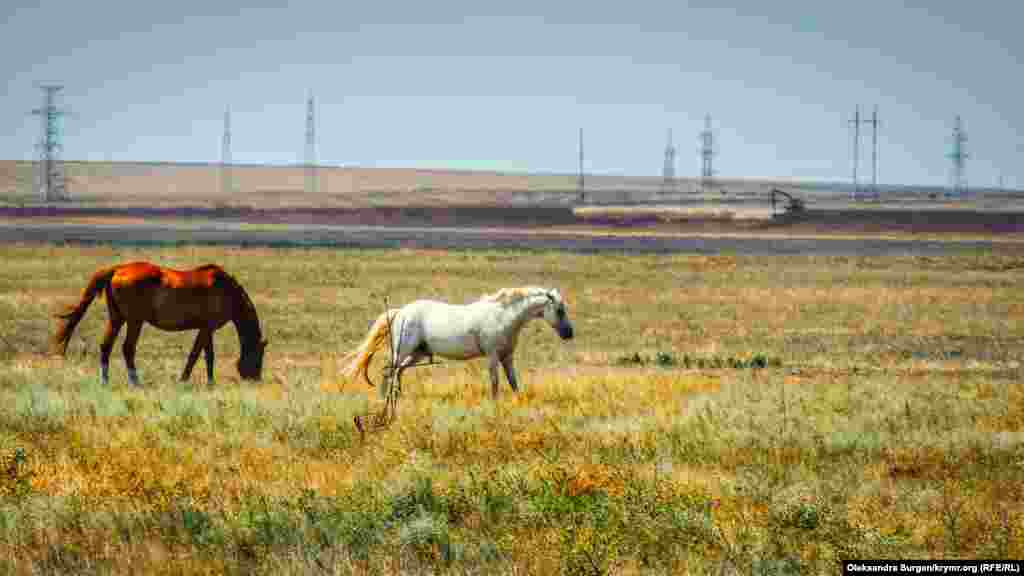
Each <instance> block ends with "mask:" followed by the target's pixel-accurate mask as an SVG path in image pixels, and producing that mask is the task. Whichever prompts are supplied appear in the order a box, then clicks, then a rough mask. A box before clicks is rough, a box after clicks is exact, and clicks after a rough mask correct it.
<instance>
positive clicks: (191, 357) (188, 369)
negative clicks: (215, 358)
mask: <svg viewBox="0 0 1024 576" xmlns="http://www.w3.org/2000/svg"><path fill="white" fill-rule="evenodd" d="M205 332H206V331H205V330H202V329H200V330H199V333H198V334H196V341H195V342H193V343H192V351H191V352H189V353H188V361H186V362H185V370H184V371H183V372H182V373H181V381H182V382H185V381H187V380H188V379H189V378H191V377H192V368H193V367H194V366H195V365H196V360H198V359H199V352H200V351H202V350H203V349H205V348H206V339H205V337H204V336H203V334H204V333H205Z"/></svg>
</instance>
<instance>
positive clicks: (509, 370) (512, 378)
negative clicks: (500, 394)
mask: <svg viewBox="0 0 1024 576" xmlns="http://www.w3.org/2000/svg"><path fill="white" fill-rule="evenodd" d="M501 367H502V368H504V369H505V378H508V385H509V386H510V387H511V388H512V391H513V392H519V383H518V382H517V381H516V367H515V365H514V364H513V363H512V355H511V354H508V355H507V356H505V357H503V358H502V359H501Z"/></svg>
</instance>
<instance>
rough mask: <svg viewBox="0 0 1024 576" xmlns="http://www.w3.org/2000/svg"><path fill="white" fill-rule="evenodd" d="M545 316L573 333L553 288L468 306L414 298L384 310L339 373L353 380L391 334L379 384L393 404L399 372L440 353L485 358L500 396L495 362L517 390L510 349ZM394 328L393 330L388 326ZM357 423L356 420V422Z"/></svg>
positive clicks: (511, 292)
mask: <svg viewBox="0 0 1024 576" xmlns="http://www.w3.org/2000/svg"><path fill="white" fill-rule="evenodd" d="M534 318H544V319H545V320H546V321H547V322H548V324H550V325H551V327H552V328H554V329H555V331H556V332H558V335H559V336H560V337H561V338H562V339H563V340H569V339H571V338H572V337H573V328H572V323H571V322H569V316H568V314H567V313H566V310H565V302H563V301H562V295H561V294H559V292H558V290H557V289H552V290H549V289H546V288H538V287H535V286H528V287H524V288H504V289H502V290H499V291H498V292H496V293H494V294H490V295H486V296H483V297H482V298H480V300H478V301H476V302H473V303H472V304H466V305H462V306H458V305H452V304H448V303H445V302H438V301H436V300H417V301H415V302H412V303H410V304H407V305H405V306H404V307H402V308H399V309H392V310H388V311H387V312H384V313H382V314H381V315H380V316H379V317H378V318H377V320H376V321H375V322H374V323H373V325H372V326H371V327H370V332H369V334H367V336H366V339H365V340H363V343H362V344H361V345H360V346H359V348H357V349H356V350H354V351H353V352H351V353H350V354H348V355H347V356H346V357H345V360H346V361H349V363H348V365H347V366H345V368H344V369H343V371H342V373H343V374H344V375H345V376H346V377H348V378H351V377H353V376H355V375H357V374H360V373H361V374H362V375H363V378H364V379H365V380H366V382H367V383H368V384H370V385H371V386H373V383H372V382H370V378H369V375H368V374H367V370H368V369H369V366H370V360H372V359H373V355H374V354H376V353H377V351H378V350H380V349H381V348H382V347H383V346H384V345H385V343H386V342H387V341H388V337H389V336H390V337H391V363H390V364H389V366H388V368H387V372H386V377H385V378H384V383H383V385H382V386H381V389H380V392H381V395H382V396H383V397H384V398H386V399H387V400H388V408H392V409H393V408H394V406H395V403H396V402H397V397H398V395H399V394H401V390H402V372H403V371H404V370H405V369H406V368H408V367H410V366H412V365H414V364H416V362H418V361H419V360H422V359H423V358H428V359H430V360H431V361H433V357H434V356H435V355H436V356H440V357H442V358H448V359H452V360H469V359H472V358H479V357H482V356H486V357H487V359H488V361H489V362H490V374H491V396H492V397H493V398H497V397H498V365H499V364H501V366H502V367H503V368H504V369H505V377H506V378H507V379H508V384H509V386H510V387H511V388H512V390H513V391H515V392H518V391H519V384H518V381H517V380H516V371H515V366H514V365H513V363H512V353H513V352H514V351H515V348H516V341H517V340H518V338H519V332H520V330H522V328H523V326H524V325H525V324H526V323H527V322H528V321H530V320H533V319H534ZM392 326H394V327H396V328H397V330H392ZM356 425H357V426H359V421H358V420H357V421H356Z"/></svg>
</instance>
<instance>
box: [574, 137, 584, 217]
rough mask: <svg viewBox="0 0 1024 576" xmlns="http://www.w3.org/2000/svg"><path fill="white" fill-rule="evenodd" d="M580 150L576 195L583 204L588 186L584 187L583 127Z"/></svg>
mask: <svg viewBox="0 0 1024 576" xmlns="http://www.w3.org/2000/svg"><path fill="white" fill-rule="evenodd" d="M579 150H580V168H579V175H578V176H577V177H576V195H577V200H578V201H579V203H580V204H583V202H584V200H586V193H585V190H586V188H585V187H584V182H583V128H580V140H579Z"/></svg>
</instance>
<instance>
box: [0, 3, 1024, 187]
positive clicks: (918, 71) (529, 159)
mask: <svg viewBox="0 0 1024 576" xmlns="http://www.w3.org/2000/svg"><path fill="white" fill-rule="evenodd" d="M39 4H42V5H41V6H40V5H39ZM283 4H284V3H265V2H263V3H249V4H247V5H246V6H244V7H243V6H242V5H240V4H237V3H234V2H230V1H223V2H218V1H216V0H206V1H204V2H196V1H192V0H179V1H176V2H167V1H163V2H145V1H142V0H135V1H132V2H113V1H104V0H96V1H93V2H80V1H75V2H53V1H51V2H42V3H40V2H38V1H32V2H26V1H24V0H6V1H5V2H4V3H3V6H2V7H0V14H2V15H3V20H2V23H0V52H2V54H3V57H2V59H0V74H2V75H3V76H4V78H6V83H7V88H6V90H5V92H4V94H3V95H2V96H0V103H2V106H0V109H2V111H3V115H2V116H0V158H5V159H28V158H31V157H32V156H33V155H34V151H33V143H34V142H35V141H36V140H37V138H38V136H37V131H38V121H37V119H36V118H34V117H32V116H30V115H28V112H29V111H30V110H31V109H32V108H34V107H37V106H38V105H39V100H40V95H39V90H38V89H37V84H38V83H41V82H59V83H63V84H64V85H65V86H66V90H65V92H64V104H65V105H66V106H67V107H69V108H71V109H72V110H73V111H74V112H75V114H76V115H75V116H74V117H72V118H69V119H68V120H67V122H66V130H65V154H64V155H65V157H66V158H69V159H88V160H107V159H113V160H167V161H198V162H206V161H211V162H213V161H217V160H218V159H219V158H220V140H221V131H222V122H223V113H224V109H225V107H226V106H228V105H230V107H231V113H232V122H233V134H232V136H233V147H232V152H233V156H234V159H235V161H237V162H242V163H291V162H295V161H298V160H301V159H302V157H303V150H304V141H305V135H304V132H305V118H304V117H305V100H306V97H307V95H308V94H309V93H310V92H312V93H313V94H314V95H315V97H316V99H317V105H318V120H319V122H318V130H319V138H318V149H319V154H318V156H319V159H320V161H321V162H322V163H325V164H339V165H359V166H398V167H438V168H446V167H447V168H469V169H485V170H491V169H493V170H511V171H533V172H569V173H571V172H574V171H575V170H576V162H577V159H576V154H577V152H576V138H577V129H578V128H579V127H580V126H582V127H583V128H584V131H585V137H586V150H587V159H586V160H587V162H586V165H587V169H588V171H591V172H595V173H611V174H630V175H657V174H660V172H661V168H662V162H663V156H662V154H663V149H664V145H665V132H666V129H667V128H672V129H673V131H674V136H675V140H676V145H677V147H678V148H679V161H678V166H677V172H678V173H679V174H680V175H683V176H686V175H697V174H699V172H700V160H699V158H698V155H697V148H698V140H697V133H698V132H699V130H700V129H701V127H702V123H703V117H704V114H705V113H711V114H712V115H713V117H714V124H715V128H716V130H717V132H718V136H719V142H720V146H719V148H720V156H719V157H718V158H717V160H716V167H717V168H718V169H719V170H720V172H721V173H722V174H723V175H724V176H740V177H744V176H746V177H762V176H769V177H798V178H812V179H829V180H847V179H849V177H850V176H849V175H850V171H851V147H852V138H851V133H850V131H849V129H848V127H847V124H846V122H847V120H848V119H849V118H850V117H851V116H852V114H853V109H854V106H855V105H856V104H860V105H861V106H862V110H870V108H871V107H872V106H874V105H875V104H877V105H878V106H879V110H880V117H881V119H882V122H883V126H882V129H881V130H880V134H879V148H880V161H879V172H880V179H881V180H882V181H883V182H890V183H906V184H943V183H946V182H947V181H948V177H949V161H948V160H947V159H946V158H945V154H946V153H947V152H948V151H949V148H950V137H949V136H950V133H951V130H952V123H953V118H954V116H955V115H956V114H960V115H961V116H962V117H963V120H964V123H965V126H966V128H967V131H968V134H969V137H970V141H969V143H968V146H969V152H970V153H971V155H972V157H971V159H970V160H969V161H968V164H967V177H968V179H969V182H970V183H971V184H972V185H981V186H988V185H995V184H996V183H997V182H998V178H999V175H1000V174H1002V175H1003V176H1004V177H1005V182H1006V185H1007V186H1018V187H1024V161H1022V160H1024V135H1022V129H1024V110H1022V107H1021V102H1022V98H1021V91H1022V88H1024V66H1022V64H1021V61H1022V59H1024V34H1022V33H1021V29H1020V26H1021V23H1022V22H1024V2H1021V1H1019V0H1003V1H997V0H979V1H977V2H953V1H946V0H932V1H923V0H919V1H914V2H901V3H898V2H895V1H891V0H889V1H886V0H863V1H860V2H834V1H829V0H806V1H805V0H777V1H763V0H746V1H739V0H736V1H733V2H728V1H721V2H719V1H712V0H707V1H702V2H692V1H691V2H686V1H676V2H671V3H655V2H642V1H635V2H621V1H618V2H593V1H591V2H579V1H565V2H555V1H554V0H548V1H544V2H532V1H514V2H508V1H506V2H501V3H491V2H482V1H475V2H470V1H466V2H462V1H445V0H435V1H434V2H373V1H361V2H344V1H338V0H335V1H331V2H322V3H314V2H291V3H288V4H287V5H283ZM862 158H863V159H864V162H863V164H862V165H861V170H862V174H868V173H869V172H870V164H869V160H868V159H869V158H870V132H869V131H866V132H865V138H864V139H863V140H862Z"/></svg>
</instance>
